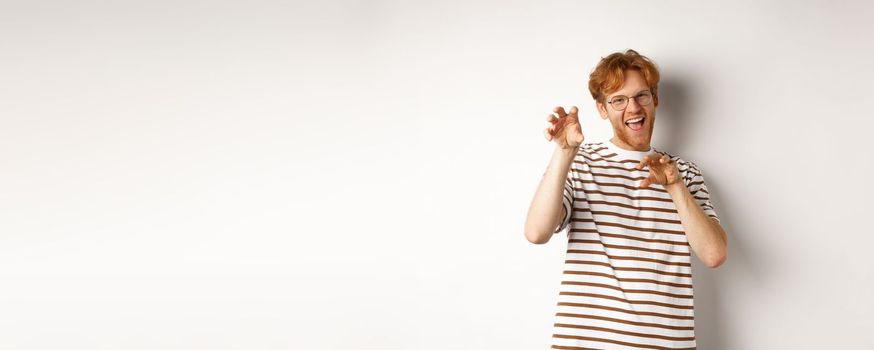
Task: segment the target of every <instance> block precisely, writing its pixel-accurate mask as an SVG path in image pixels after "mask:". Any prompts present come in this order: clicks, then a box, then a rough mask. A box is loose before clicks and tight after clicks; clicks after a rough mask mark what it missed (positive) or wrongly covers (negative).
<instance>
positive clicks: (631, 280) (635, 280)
mask: <svg viewBox="0 0 874 350" xmlns="http://www.w3.org/2000/svg"><path fill="white" fill-rule="evenodd" d="M563 273H564V274H565V275H585V276H599V277H607V278H612V279H614V280H617V281H620V282H629V283H651V284H655V285H660V286H671V287H677V288H689V289H692V285H691V284H684V283H672V282H665V281H659V280H651V279H646V278H619V277H616V276H613V275H611V274H608V273H600V272H592V271H574V270H564V272H563Z"/></svg>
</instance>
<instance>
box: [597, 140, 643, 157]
mask: <svg viewBox="0 0 874 350" xmlns="http://www.w3.org/2000/svg"><path fill="white" fill-rule="evenodd" d="M604 145H605V146H607V149H609V150H610V152H613V153H616V154H617V155H619V156H620V157H622V158H624V159H634V160H641V159H643V156H645V155H647V154H650V153H653V152H654V151H655V149H654V148H653V147H652V146H650V147H649V150H647V151H631V150H627V149H623V148H621V147H619V146H617V145H616V144H614V143H613V141H610V140H607V141H606V142H604Z"/></svg>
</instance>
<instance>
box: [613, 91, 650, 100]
mask: <svg viewBox="0 0 874 350" xmlns="http://www.w3.org/2000/svg"><path fill="white" fill-rule="evenodd" d="M644 91H650V90H649V89H643V90H640V91H638V92H637V93H636V94H634V95H632V96H637V95H640V93H641V92H644ZM650 93H652V92H651V91H650ZM616 96H625V97H632V96H627V95H613V97H616ZM613 97H610V98H608V99H607V100H608V101H609V100H612V99H613Z"/></svg>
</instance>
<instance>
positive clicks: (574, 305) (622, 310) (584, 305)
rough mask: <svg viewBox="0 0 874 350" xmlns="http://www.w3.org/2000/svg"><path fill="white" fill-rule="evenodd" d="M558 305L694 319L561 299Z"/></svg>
mask: <svg viewBox="0 0 874 350" xmlns="http://www.w3.org/2000/svg"><path fill="white" fill-rule="evenodd" d="M558 305H559V306H572V307H588V308H592V309H603V310H609V311H616V312H624V313H626V314H632V315H641V316H656V317H664V318H673V319H678V320H690V321H691V320H695V316H680V315H671V314H663V313H658V312H649V311H634V310H625V309H620V308H618V307H612V306H604V305H596V304H585V303H569V302H565V301H562V302H559V303H558Z"/></svg>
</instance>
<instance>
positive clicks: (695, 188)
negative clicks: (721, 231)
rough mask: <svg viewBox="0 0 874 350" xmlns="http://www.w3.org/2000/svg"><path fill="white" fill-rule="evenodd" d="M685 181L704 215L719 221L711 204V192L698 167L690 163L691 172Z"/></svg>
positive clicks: (688, 172) (684, 178) (685, 177)
mask: <svg viewBox="0 0 874 350" xmlns="http://www.w3.org/2000/svg"><path fill="white" fill-rule="evenodd" d="M683 181H684V182H685V183H686V188H688V189H689V193H691V194H692V196H693V197H695V201H697V202H698V205H699V206H701V209H702V210H703V211H704V214H707V216H709V217H712V218H714V219H716V221H719V216H718V215H717V214H716V209H714V208H713V203H711V202H710V191H708V190H707V184H705V183H704V175H703V174H702V173H701V170H699V169H698V166H697V165H695V164H694V163H692V162H689V170H688V171H687V174H686V176H684V177H683Z"/></svg>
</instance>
